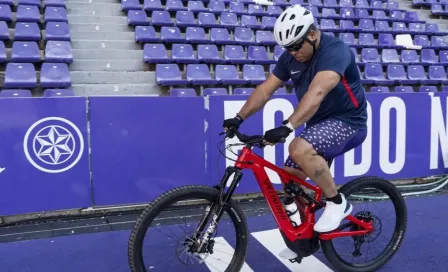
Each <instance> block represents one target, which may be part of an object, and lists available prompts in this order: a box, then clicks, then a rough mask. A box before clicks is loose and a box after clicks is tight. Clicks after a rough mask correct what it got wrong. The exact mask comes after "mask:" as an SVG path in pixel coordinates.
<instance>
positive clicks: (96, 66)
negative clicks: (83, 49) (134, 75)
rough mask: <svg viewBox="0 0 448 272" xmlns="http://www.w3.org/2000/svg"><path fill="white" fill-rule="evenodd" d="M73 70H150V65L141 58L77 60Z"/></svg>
mask: <svg viewBox="0 0 448 272" xmlns="http://www.w3.org/2000/svg"><path fill="white" fill-rule="evenodd" d="M70 70H71V71H130V72H131V71H148V70H149V65H148V64H146V63H145V62H144V61H143V58H142V59H141V60H97V59H96V60H77V59H76V58H75V59H74V61H73V63H72V64H71V65H70Z"/></svg>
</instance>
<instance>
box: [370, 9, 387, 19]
mask: <svg viewBox="0 0 448 272" xmlns="http://www.w3.org/2000/svg"><path fill="white" fill-rule="evenodd" d="M372 18H373V19H375V20H384V19H387V16H386V12H385V11H384V10H374V11H373V12H372Z"/></svg>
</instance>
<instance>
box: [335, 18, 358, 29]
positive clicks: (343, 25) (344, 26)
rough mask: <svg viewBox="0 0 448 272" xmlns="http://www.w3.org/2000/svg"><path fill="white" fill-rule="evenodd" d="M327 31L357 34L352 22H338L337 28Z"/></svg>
mask: <svg viewBox="0 0 448 272" xmlns="http://www.w3.org/2000/svg"><path fill="white" fill-rule="evenodd" d="M329 31H339V32H359V29H358V28H357V27H355V23H354V22H353V21H352V20H340V21H339V28H338V27H336V28H334V29H331V28H330V29H329Z"/></svg>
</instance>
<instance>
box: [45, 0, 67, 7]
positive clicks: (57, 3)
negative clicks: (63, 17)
mask: <svg viewBox="0 0 448 272" xmlns="http://www.w3.org/2000/svg"><path fill="white" fill-rule="evenodd" d="M43 2H45V7H61V8H65V0H44V1H43Z"/></svg>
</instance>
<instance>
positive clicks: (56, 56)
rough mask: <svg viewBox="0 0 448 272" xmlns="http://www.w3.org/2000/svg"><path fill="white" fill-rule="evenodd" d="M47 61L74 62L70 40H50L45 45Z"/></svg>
mask: <svg viewBox="0 0 448 272" xmlns="http://www.w3.org/2000/svg"><path fill="white" fill-rule="evenodd" d="M45 61H47V62H65V63H72V62H73V53H72V47H71V45H70V42H66V41H48V42H47V44H46V46H45Z"/></svg>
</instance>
